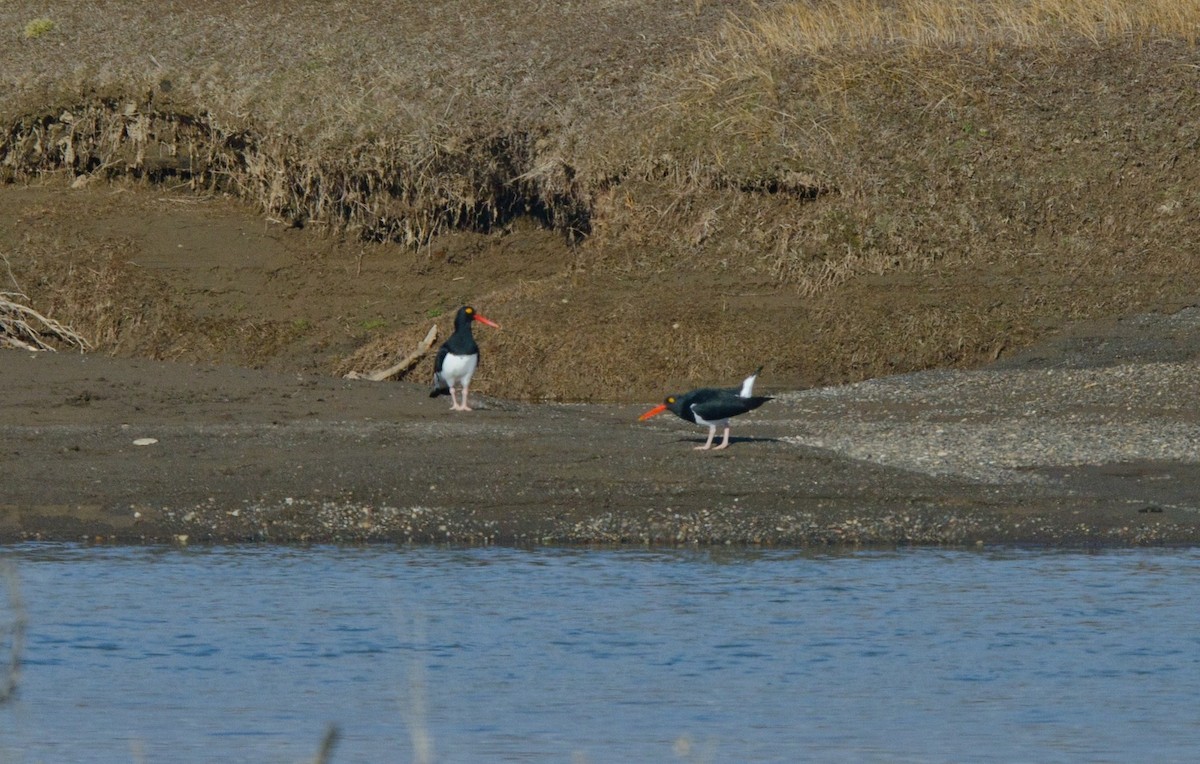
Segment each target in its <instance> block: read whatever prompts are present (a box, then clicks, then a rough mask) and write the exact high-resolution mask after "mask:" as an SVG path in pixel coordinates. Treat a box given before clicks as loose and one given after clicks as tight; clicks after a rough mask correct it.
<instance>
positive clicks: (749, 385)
mask: <svg viewBox="0 0 1200 764" xmlns="http://www.w3.org/2000/svg"><path fill="white" fill-rule="evenodd" d="M762 370H763V367H761V366H759V367H758V368H757V369H755V370H754V373H753V374H751V375H750V376H748V377H746V378H745V379H744V380H742V391H741V392H740V393H738V394H739V395H740V396H741V397H743V398H749V397H750V396H752V395H754V382H755V380H757V379H758V375H759V372H761V371H762Z"/></svg>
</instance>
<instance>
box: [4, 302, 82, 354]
mask: <svg viewBox="0 0 1200 764" xmlns="http://www.w3.org/2000/svg"><path fill="white" fill-rule="evenodd" d="M24 297H25V295H22V294H15V293H12V292H0V347H14V348H20V349H22V350H54V348H53V347H51V346H50V345H49V344H47V343H46V341H45V339H55V340H58V341H60V342H64V343H66V344H68V345H72V346H74V347H77V348H79V349H80V350H88V349H89V348H91V343H89V342H88V341H87V340H85V339H84V338H83V337H81V336H80V335H79V334H77V333H75V332H74V331H72V330H71V329H69V328H67V327H65V326H63V325H62V324H60V323H58V322H57V321H55V320H54V319H52V318H47V317H45V316H43V315H42V314H41V313H38V312H37V311H36V310H34V309H33V308H30V307H28V306H25V305H22V304H21V303H19V302H15V301H14V298H24ZM44 338H45V339H44Z"/></svg>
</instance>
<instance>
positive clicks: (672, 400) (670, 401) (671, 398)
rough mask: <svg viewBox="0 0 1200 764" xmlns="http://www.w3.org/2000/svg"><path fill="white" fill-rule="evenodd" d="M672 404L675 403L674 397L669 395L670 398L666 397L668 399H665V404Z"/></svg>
mask: <svg viewBox="0 0 1200 764" xmlns="http://www.w3.org/2000/svg"><path fill="white" fill-rule="evenodd" d="M674 402H675V396H674V395H671V396H668V397H667V403H674Z"/></svg>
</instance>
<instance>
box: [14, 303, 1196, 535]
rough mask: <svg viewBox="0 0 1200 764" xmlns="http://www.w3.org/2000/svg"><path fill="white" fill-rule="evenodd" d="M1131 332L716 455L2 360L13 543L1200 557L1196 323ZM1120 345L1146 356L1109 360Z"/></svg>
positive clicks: (601, 428) (788, 397)
mask: <svg viewBox="0 0 1200 764" xmlns="http://www.w3.org/2000/svg"><path fill="white" fill-rule="evenodd" d="M1131 320H1132V319H1131ZM1138 320H1140V321H1142V326H1141V327H1140V329H1135V330H1130V329H1129V328H1128V323H1129V322H1128V321H1126V322H1113V323H1111V324H1109V325H1106V326H1099V325H1094V326H1092V327H1090V328H1088V329H1086V330H1079V331H1080V332H1082V333H1080V334H1078V335H1077V337H1076V340H1075V341H1066V340H1064V341H1063V342H1065V343H1066V344H1065V345H1047V346H1045V347H1044V348H1042V349H1041V350H1040V351H1039V353H1038V354H1035V355H1034V356H1029V358H1028V359H1027V360H1026V361H1025V362H1024V365H1023V366H1021V365H1018V366H1016V367H1013V368H1007V369H992V370H980V371H974V372H930V373H926V374H917V375H908V376H903V377H896V378H887V379H881V380H877V381H873V382H868V383H863V384H861V385H855V386H848V387H840V388H827V389H816V390H810V391H803V392H791V393H789V392H784V391H779V390H778V389H776V390H774V393H775V394H777V396H778V397H777V398H776V400H773V401H771V402H770V403H768V404H767V405H766V406H764V407H763V408H762V409H760V410H759V411H757V412H754V413H753V414H751V415H749V416H747V417H745V418H744V419H745V421H739V422H737V425H738V426H737V428H736V429H735V442H734V444H733V445H732V446H731V447H730V448H729V449H728V450H727V451H725V452H720V453H716V452H699V451H694V450H693V446H694V445H696V444H698V443H700V442H702V435H703V433H702V432H701V431H698V430H696V429H693V428H691V427H690V426H687V425H684V424H683V423H681V422H678V421H675V420H670V421H668V420H666V419H663V418H660V419H657V420H654V421H653V422H652V423H648V424H638V423H637V422H636V415H637V414H638V413H639V412H640V411H642V410H643V409H644V406H641V405H632V404H631V405H618V404H609V405H595V404H576V405H561V404H558V405H556V404H531V403H515V402H511V401H505V400H500V399H494V398H488V399H483V400H481V404H482V406H481V408H480V410H478V411H476V412H473V413H469V414H459V413H452V412H450V411H449V410H448V404H446V402H445V401H444V399H437V400H435V399H430V398H429V397H427V394H426V388H425V387H424V386H422V385H415V384H408V383H371V382H362V381H348V380H337V379H332V378H329V377H324V376H316V375H308V374H295V373H290V374H278V373H272V372H266V371H252V370H247V369H239V368H233V367H222V366H208V365H190V364H181V363H169V362H152V361H143V360H129V359H115V358H109V357H103V356H97V355H79V354H66V353H58V354H50V353H42V354H33V353H26V352H18V351H6V352H5V353H4V354H3V370H4V371H3V375H4V386H5V395H4V397H3V399H2V401H0V435H2V437H3V443H4V446H3V450H2V451H0V465H2V471H3V476H4V479H3V482H2V483H0V539H2V540H5V541H14V540H20V539H31V538H37V539H61V540H102V541H114V542H143V541H168V542H169V541H176V542H179V541H183V540H186V541H187V542H189V543H196V542H207V541H218V542H227V541H276V542H298V541H312V542H316V541H397V542H408V541H414V542H452V543H468V544H478V543H502V544H509V543H514V544H540V543H637V544H643V543H662V544H727V543H733V544H764V545H788V546H791V545H810V544H830V543H852V544H863V543H882V544H892V543H901V544H907V543H917V544H923V543H933V544H976V543H1000V542H1027V543H1037V544H1052V545H1054V544H1096V545H1123V544H1155V543H1196V542H1200V458H1197V450H1196V448H1195V444H1196V443H1197V442H1198V441H1200V425H1198V423H1200V405H1197V403H1196V401H1195V398H1194V396H1192V395H1191V394H1190V390H1191V388H1192V386H1193V385H1192V381H1193V380H1194V377H1195V371H1196V366H1195V361H1194V357H1195V356H1194V353H1193V351H1195V350H1196V349H1197V348H1198V347H1200V330H1198V328H1197V327H1200V320H1197V318H1196V316H1195V314H1194V312H1193V311H1184V312H1181V313H1179V314H1177V315H1176V316H1170V317H1161V316H1159V317H1148V318H1144V319H1138ZM1114 336H1121V337H1122V338H1123V339H1122V342H1120V343H1117V344H1116V345H1115V347H1118V348H1128V347H1130V344H1129V343H1130V342H1133V340H1134V339H1136V340H1137V342H1136V344H1137V349H1138V354H1139V358H1138V362H1137V363H1134V364H1126V363H1123V362H1122V359H1121V358H1120V357H1119V356H1120V355H1121V353H1122V352H1124V351H1119V352H1117V353H1115V354H1113V353H1110V354H1108V355H1107V357H1105V358H1104V359H1102V360H1101V359H1100V358H1101V356H1102V355H1104V352H1105V348H1109V349H1111V348H1112V347H1114V346H1110V345H1107V344H1106V342H1107V340H1106V339H1105V338H1106V337H1114ZM1131 338H1133V339H1131ZM1185 345H1186V352H1187V354H1188V355H1189V356H1190V357H1189V359H1188V360H1186V361H1184V362H1180V361H1179V360H1178V357H1177V356H1178V354H1179V353H1180V352H1182V349H1183V348H1184V346H1185ZM1156 346H1157V347H1163V348H1168V352H1169V354H1174V355H1175V356H1176V357H1175V358H1173V359H1171V360H1172V362H1169V363H1159V362H1154V355H1155V347H1156ZM1068 348H1069V349H1070V352H1066V349H1068ZM1080 348H1086V349H1087V352H1086V353H1084V352H1081V351H1080ZM1072 354H1073V355H1072ZM1034 359H1036V360H1034ZM1080 359H1084V361H1083V362H1081V360H1080ZM726 381H728V382H736V381H737V380H726ZM763 381H764V382H765V383H766V384H765V385H764V386H763V387H764V388H770V387H771V385H770V374H769V370H768V372H765V373H764V375H763ZM768 391H769V392H770V390H769V389H768ZM143 439H153V441H154V442H152V443H149V444H147V445H138V444H137V443H138V442H145V441H144V440H143Z"/></svg>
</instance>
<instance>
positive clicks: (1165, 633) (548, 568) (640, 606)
mask: <svg viewBox="0 0 1200 764" xmlns="http://www.w3.org/2000/svg"><path fill="white" fill-rule="evenodd" d="M4 560H6V561H7V563H8V566H9V567H10V568H11V569H12V570H15V573H16V576H15V577H16V580H17V582H18V591H19V595H20V598H21V600H22V601H23V602H24V612H25V616H26V619H27V622H28V627H27V631H26V635H25V644H24V649H23V655H22V658H23V662H22V664H23V665H22V669H23V670H22V673H21V675H20V685H19V691H18V694H17V696H16V698H15V699H13V700H11V701H9V702H8V703H6V704H4V705H2V706H0V762H36V761H47V762H84V761H86V762H110V761H111V762H149V763H150V764H154V763H156V762H200V761H230V760H241V761H253V762H301V761H311V760H312V758H313V756H314V755H315V754H316V751H317V748H318V745H319V742H320V740H321V737H322V735H323V734H324V733H325V731H326V729H327V728H328V727H329V726H330V725H331V724H332V725H336V726H337V728H338V729H339V730H340V733H341V737H340V739H339V741H338V743H337V746H336V748H335V749H334V752H333V757H332V761H333V762H393V761H400V762H405V761H411V762H489V761H520V762H571V763H574V762H629V761H648V762H750V761H815V762H824V761H833V762H859V761H886V762H894V761H905V762H907V761H913V762H960V761H995V762H1013V761H1037V762H1053V761H1092V762H1094V761H1113V762H1126V761H1134V760H1145V761H1158V762H1164V761H1189V762H1190V761H1194V760H1196V759H1197V757H1198V755H1200V604H1198V603H1197V596H1196V595H1197V592H1200V551H1197V550H1150V551H1145V550H1140V551H1109V552H1102V553H1091V554H1089V553H1082V552H1046V551H1022V550H1000V551H978V552H976V551H971V552H967V551H962V552H960V551H942V550H912V551H907V550H906V551H897V552H862V553H851V554H804V553H796V552H762V553H753V552H719V553H718V552H705V551H651V550H629V551H595V550H592V551H581V550H536V551H521V550H513V549H471V550H456V549H437V548H395V547H382V546H380V547H369V548H361V547H355V548H337V547H317V548H289V547H222V548H212V549H201V548H192V549H182V550H179V549H160V548H93V547H79V546H61V545H25V546H17V547H0V561H4ZM6 588H7V587H5V586H3V584H0V664H3V663H6V662H7V651H8V639H7V636H8V634H9V632H10V628H9V627H10V626H11V623H12V620H13V615H14V610H13V606H12V604H11V603H9V602H8V600H7V598H6V597H5V596H4V594H5V592H4V590H5V589H6Z"/></svg>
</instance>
